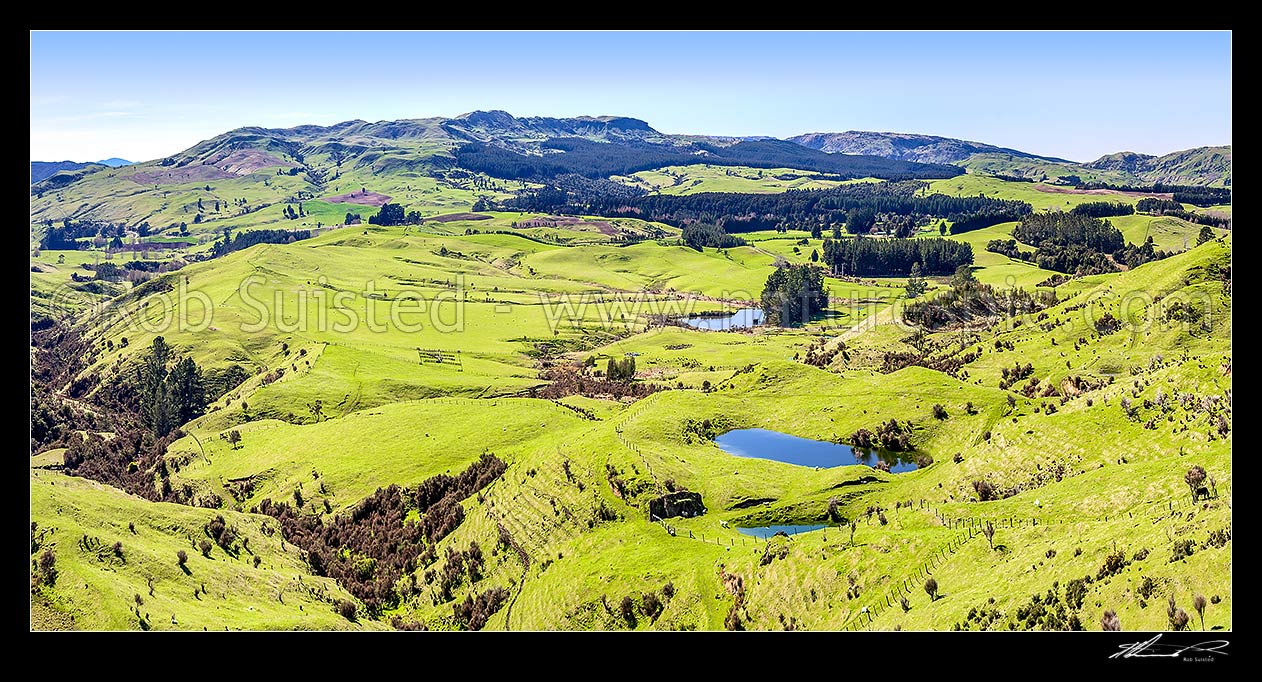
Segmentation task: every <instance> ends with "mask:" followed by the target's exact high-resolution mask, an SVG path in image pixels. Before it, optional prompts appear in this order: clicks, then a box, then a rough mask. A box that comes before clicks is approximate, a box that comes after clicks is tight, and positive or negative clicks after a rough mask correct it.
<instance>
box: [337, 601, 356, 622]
mask: <svg viewBox="0 0 1262 682" xmlns="http://www.w3.org/2000/svg"><path fill="white" fill-rule="evenodd" d="M358 612H359V607H358V606H356V605H355V602H353V601H350V600H349V599H340V600H338V602H337V613H338V615H339V616H341V617H343V618H345V619H346V620H349V621H351V622H352V623H353V622H355V618H356V615H357V614H358Z"/></svg>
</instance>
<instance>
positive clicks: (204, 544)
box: [197, 540, 214, 559]
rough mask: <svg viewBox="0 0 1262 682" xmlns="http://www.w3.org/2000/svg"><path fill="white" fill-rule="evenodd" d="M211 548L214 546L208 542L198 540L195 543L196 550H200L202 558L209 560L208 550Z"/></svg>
mask: <svg viewBox="0 0 1262 682" xmlns="http://www.w3.org/2000/svg"><path fill="white" fill-rule="evenodd" d="M212 547H214V545H212V544H210V541H209V540H200V541H198V543H197V548H198V549H199V550H201V552H202V556H204V557H206V558H207V559H209V558H210V550H211V548H212Z"/></svg>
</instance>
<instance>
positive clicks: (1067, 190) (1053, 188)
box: [1034, 182, 1174, 199]
mask: <svg viewBox="0 0 1262 682" xmlns="http://www.w3.org/2000/svg"><path fill="white" fill-rule="evenodd" d="M1034 189H1037V190H1038V191H1040V192H1047V193H1048V194H1097V195H1098V194H1122V195H1125V196H1128V197H1157V198H1158V199H1171V198H1173V197H1174V195H1173V194H1171V193H1170V192H1121V191H1118V190H1113V189H1077V188H1075V187H1064V186H1061V185H1044V184H1042V183H1039V182H1036V183H1034Z"/></svg>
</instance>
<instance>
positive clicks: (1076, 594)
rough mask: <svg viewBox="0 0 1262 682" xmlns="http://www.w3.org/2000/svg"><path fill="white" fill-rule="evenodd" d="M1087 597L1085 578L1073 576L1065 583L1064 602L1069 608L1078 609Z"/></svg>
mask: <svg viewBox="0 0 1262 682" xmlns="http://www.w3.org/2000/svg"><path fill="white" fill-rule="evenodd" d="M1086 598H1087V579H1085V578H1074V579H1073V580H1070V581H1069V582H1068V583H1067V584H1066V585H1065V603H1066V604H1068V605H1069V608H1071V609H1073V610H1075V611H1076V610H1078V609H1080V608H1082V602H1083V601H1085V600H1086Z"/></svg>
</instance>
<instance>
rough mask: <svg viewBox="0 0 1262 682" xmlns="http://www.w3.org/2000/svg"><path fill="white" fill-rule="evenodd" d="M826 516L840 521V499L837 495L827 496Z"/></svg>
mask: <svg viewBox="0 0 1262 682" xmlns="http://www.w3.org/2000/svg"><path fill="white" fill-rule="evenodd" d="M828 518H829V520H831V521H841V500H840V499H838V498H837V497H830V498H828Z"/></svg>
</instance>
